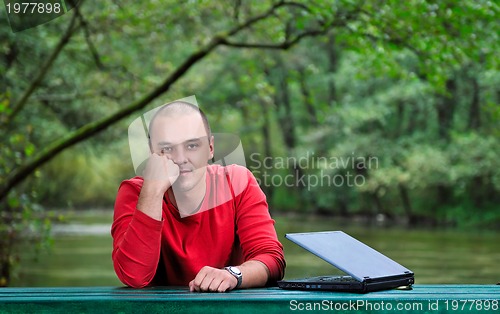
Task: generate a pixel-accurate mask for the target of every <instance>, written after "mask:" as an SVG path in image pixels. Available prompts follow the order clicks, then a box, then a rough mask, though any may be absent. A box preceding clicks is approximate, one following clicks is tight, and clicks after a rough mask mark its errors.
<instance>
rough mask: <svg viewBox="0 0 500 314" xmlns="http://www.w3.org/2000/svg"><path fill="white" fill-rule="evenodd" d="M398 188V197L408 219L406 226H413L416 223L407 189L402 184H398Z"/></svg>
mask: <svg viewBox="0 0 500 314" xmlns="http://www.w3.org/2000/svg"><path fill="white" fill-rule="evenodd" d="M398 187H399V195H400V196H401V201H402V202H403V209H404V211H405V213H406V217H407V218H408V225H410V226H415V225H416V223H417V217H416V216H415V215H414V214H413V209H412V207H411V201H410V195H409V193H408V189H407V188H406V186H404V185H403V184H399V186H398Z"/></svg>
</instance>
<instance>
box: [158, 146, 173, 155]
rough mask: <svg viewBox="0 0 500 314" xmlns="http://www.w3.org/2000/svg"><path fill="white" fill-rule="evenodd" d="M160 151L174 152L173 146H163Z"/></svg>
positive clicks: (163, 152) (164, 152)
mask: <svg viewBox="0 0 500 314" xmlns="http://www.w3.org/2000/svg"><path fill="white" fill-rule="evenodd" d="M160 152H161V153H162V154H166V153H170V152H172V147H163V148H162V149H161V150H160Z"/></svg>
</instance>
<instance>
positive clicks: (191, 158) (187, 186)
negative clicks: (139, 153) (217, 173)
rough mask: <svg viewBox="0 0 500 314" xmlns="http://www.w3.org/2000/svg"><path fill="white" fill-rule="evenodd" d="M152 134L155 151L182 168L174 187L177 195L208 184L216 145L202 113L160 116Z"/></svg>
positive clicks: (152, 145)
mask: <svg viewBox="0 0 500 314" xmlns="http://www.w3.org/2000/svg"><path fill="white" fill-rule="evenodd" d="M150 134H151V148H152V150H153V152H154V153H157V154H160V155H165V156H167V157H168V158H169V159H171V160H172V161H173V162H174V163H175V164H177V165H178V166H179V177H178V178H177V180H176V181H175V182H174V184H173V186H172V188H173V191H174V194H175V193H176V192H187V191H190V190H191V189H193V188H194V187H196V186H198V185H199V184H204V182H205V174H206V166H207V165H208V160H209V159H211V158H212V157H213V148H214V146H213V137H212V138H210V143H209V139H208V137H207V131H206V130H205V126H204V124H203V120H202V118H201V115H200V114H199V113H198V112H193V113H187V114H185V113H184V114H176V113H173V114H172V115H169V116H158V117H156V118H155V120H154V122H153V127H152V130H150Z"/></svg>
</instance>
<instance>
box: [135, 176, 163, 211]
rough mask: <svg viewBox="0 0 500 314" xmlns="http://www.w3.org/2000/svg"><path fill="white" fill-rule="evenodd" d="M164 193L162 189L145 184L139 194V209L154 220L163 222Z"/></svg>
mask: <svg viewBox="0 0 500 314" xmlns="http://www.w3.org/2000/svg"><path fill="white" fill-rule="evenodd" d="M164 193H165V192H164V191H162V189H159V188H157V187H156V186H154V185H152V184H147V183H146V182H144V185H143V187H142V189H141V193H140V194H139V200H138V202H137V209H138V210H140V211H141V212H143V213H145V214H146V215H148V216H149V217H151V218H153V219H156V220H161V219H162V204H163V195H164Z"/></svg>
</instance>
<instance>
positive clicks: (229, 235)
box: [111, 101, 285, 292]
mask: <svg viewBox="0 0 500 314" xmlns="http://www.w3.org/2000/svg"><path fill="white" fill-rule="evenodd" d="M149 133H150V142H149V146H150V150H151V155H150V158H149V160H148V162H147V165H146V167H145V169H144V171H143V176H142V177H135V178H133V179H130V180H126V181H124V182H122V184H121V186H120V188H119V191H118V195H117V198H116V203H115V213H114V221H113V226H112V229H111V233H112V236H113V254H112V257H113V263H114V268H115V272H116V274H117V276H118V277H119V279H120V280H121V281H122V282H123V283H124V284H126V285H128V286H131V287H135V288H141V287H145V286H151V285H188V286H189V289H190V291H198V292H201V291H214V292H215V291H218V292H225V291H230V290H232V289H236V288H250V287H259V286H264V285H266V284H271V283H273V282H275V281H276V280H279V279H281V278H282V277H283V274H284V268H285V260H284V256H283V247H282V245H281V243H280V242H279V241H278V239H277V236H276V231H275V229H274V221H273V220H272V219H271V217H270V215H269V210H268V207H267V203H266V198H265V195H264V193H263V192H262V190H261V189H260V187H259V186H258V184H257V182H256V180H255V178H254V177H253V175H252V174H251V173H250V171H248V170H247V169H246V168H244V167H241V166H236V165H231V166H227V167H222V166H219V165H208V160H210V159H212V158H213V156H214V138H213V136H212V134H211V131H210V126H209V123H208V120H207V117H206V116H205V114H204V113H203V112H202V111H201V110H200V109H199V108H198V107H196V106H194V105H192V104H189V103H186V102H182V101H177V102H173V103H171V104H168V105H165V106H163V107H162V108H161V109H160V110H159V111H158V112H157V113H156V114H155V115H154V117H153V118H152V119H151V122H150V126H149Z"/></svg>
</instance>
